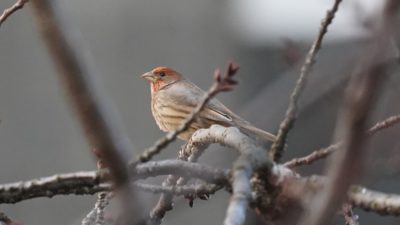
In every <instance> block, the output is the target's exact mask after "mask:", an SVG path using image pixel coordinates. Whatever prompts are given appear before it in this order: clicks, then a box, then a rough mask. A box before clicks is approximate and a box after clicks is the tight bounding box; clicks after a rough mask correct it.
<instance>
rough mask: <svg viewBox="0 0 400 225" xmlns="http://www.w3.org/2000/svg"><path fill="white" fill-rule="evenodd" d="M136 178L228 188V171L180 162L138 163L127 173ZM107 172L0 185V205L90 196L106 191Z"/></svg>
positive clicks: (92, 172)
mask: <svg viewBox="0 0 400 225" xmlns="http://www.w3.org/2000/svg"><path fill="white" fill-rule="evenodd" d="M131 172H132V173H133V174H132V176H134V177H135V178H136V179H146V178H149V177H155V176H160V175H168V174H175V175H177V176H182V177H192V178H198V179H203V180H205V181H207V182H208V183H212V184H217V185H222V186H225V185H229V181H228V180H229V177H230V175H229V171H228V170H222V169H216V168H212V167H210V166H206V165H201V164H198V163H189V162H184V161H180V160H163V161H156V162H148V163H144V164H140V165H138V166H137V167H136V169H132V171H131ZM107 177H108V172H107V171H100V172H98V171H89V172H77V173H67V174H57V175H53V176H50V177H43V178H39V179H34V180H29V181H24V182H16V183H10V184H3V185H0V204H1V203H17V202H20V201H23V200H27V199H32V198H38V197H49V198H51V197H53V196H56V195H69V194H75V195H87V194H89V195H92V194H95V193H97V192H101V191H110V190H111V185H109V184H107V183H106V182H107V181H108V179H107Z"/></svg>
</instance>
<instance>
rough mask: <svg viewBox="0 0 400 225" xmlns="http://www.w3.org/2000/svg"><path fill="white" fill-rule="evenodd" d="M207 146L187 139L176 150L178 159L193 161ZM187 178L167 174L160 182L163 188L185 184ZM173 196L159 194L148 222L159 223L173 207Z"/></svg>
mask: <svg viewBox="0 0 400 225" xmlns="http://www.w3.org/2000/svg"><path fill="white" fill-rule="evenodd" d="M207 147H208V145H207V144H200V145H193V144H192V140H189V143H187V144H186V145H184V146H182V147H181V150H180V151H179V152H178V160H182V161H188V162H195V161H197V159H198V157H200V155H201V154H202V153H203V152H204V150H205V149H206V148H207ZM186 181H187V179H185V178H183V177H179V176H176V175H169V176H168V177H167V178H166V179H165V180H164V181H163V183H162V186H163V187H165V188H168V187H173V186H175V185H177V184H178V185H184V184H186ZM173 198H174V196H173V195H172V194H170V193H163V194H161V196H160V198H159V199H158V202H157V204H156V205H155V206H154V207H153V209H152V210H151V211H150V215H149V216H150V218H149V221H150V222H149V223H150V224H160V223H161V220H162V218H164V216H165V213H166V212H167V211H169V210H172V208H173Z"/></svg>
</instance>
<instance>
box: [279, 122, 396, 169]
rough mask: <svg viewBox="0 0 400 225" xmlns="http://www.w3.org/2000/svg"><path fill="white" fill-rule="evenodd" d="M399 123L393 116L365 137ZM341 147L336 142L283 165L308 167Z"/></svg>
mask: <svg viewBox="0 0 400 225" xmlns="http://www.w3.org/2000/svg"><path fill="white" fill-rule="evenodd" d="M399 122H400V115H394V116H391V117H388V118H386V119H385V120H383V121H379V122H377V123H376V124H375V125H374V126H372V127H371V128H369V129H368V131H367V132H366V133H365V135H366V136H367V137H369V136H372V135H374V134H376V133H378V132H379V131H382V130H384V129H387V128H390V127H392V126H395V125H396V124H398V123H399ZM342 147H343V142H338V143H336V144H333V145H330V146H328V147H326V148H322V149H319V150H316V151H314V152H312V153H311V154H309V155H307V156H304V157H301V158H294V159H292V160H290V161H287V162H286V163H284V164H283V165H284V166H286V167H288V168H295V167H298V166H302V165H310V164H312V163H313V162H315V161H317V160H320V159H323V158H326V157H328V156H329V155H330V154H332V153H333V152H334V151H336V150H339V149H340V148H342Z"/></svg>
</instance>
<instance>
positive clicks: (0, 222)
mask: <svg viewBox="0 0 400 225" xmlns="http://www.w3.org/2000/svg"><path fill="white" fill-rule="evenodd" d="M0 225H20V224H19V223H16V222H14V221H13V220H12V219H10V217H8V216H7V215H6V214H4V213H3V212H0Z"/></svg>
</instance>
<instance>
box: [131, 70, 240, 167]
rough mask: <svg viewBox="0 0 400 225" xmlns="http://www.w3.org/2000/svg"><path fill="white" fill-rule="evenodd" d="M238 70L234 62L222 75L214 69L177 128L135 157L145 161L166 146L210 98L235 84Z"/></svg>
mask: <svg viewBox="0 0 400 225" xmlns="http://www.w3.org/2000/svg"><path fill="white" fill-rule="evenodd" d="M238 70H239V66H238V65H236V64H234V63H230V64H229V66H228V70H227V72H226V74H225V76H223V77H222V76H221V72H220V71H219V70H216V71H215V73H214V80H215V81H214V83H213V84H212V85H211V87H210V88H209V90H208V91H207V92H206V94H205V95H204V96H203V98H202V100H201V101H200V103H199V104H198V105H197V106H196V108H194V110H193V111H192V112H191V114H190V115H189V116H188V117H187V118H186V119H185V120H184V121H183V122H182V124H181V125H180V126H179V127H178V129H176V130H174V131H172V132H169V133H168V134H167V135H165V136H164V137H162V138H161V139H159V140H157V141H156V142H155V143H154V144H153V145H152V146H151V147H149V148H147V149H146V150H145V151H144V152H143V153H142V154H140V155H139V156H138V158H137V159H138V161H140V162H146V161H149V160H151V158H152V157H153V156H154V155H156V154H158V153H159V152H160V151H161V150H162V149H164V148H165V147H167V146H168V144H169V143H171V142H172V141H174V140H175V139H176V137H177V136H178V135H179V134H181V133H182V132H185V131H186V130H187V129H188V128H189V126H190V124H191V123H192V122H193V121H194V120H195V119H196V118H197V116H198V115H199V114H200V113H201V111H202V110H203V108H204V107H205V106H206V104H207V103H208V102H209V101H210V99H212V98H213V97H214V96H215V95H216V94H218V93H219V92H224V91H230V90H232V88H233V86H234V85H235V84H237V81H235V80H233V79H232V77H233V76H234V75H235V74H236V72H237V71H238ZM131 163H135V162H131Z"/></svg>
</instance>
